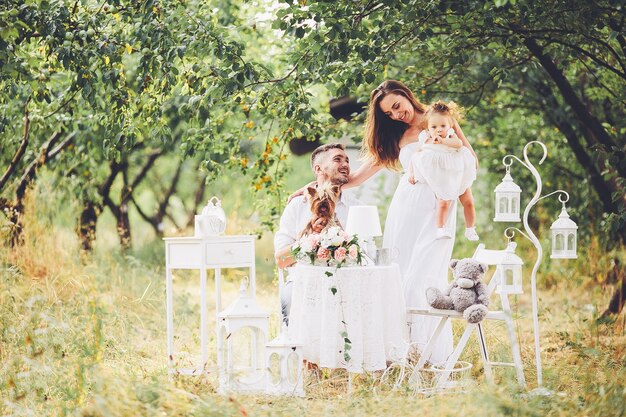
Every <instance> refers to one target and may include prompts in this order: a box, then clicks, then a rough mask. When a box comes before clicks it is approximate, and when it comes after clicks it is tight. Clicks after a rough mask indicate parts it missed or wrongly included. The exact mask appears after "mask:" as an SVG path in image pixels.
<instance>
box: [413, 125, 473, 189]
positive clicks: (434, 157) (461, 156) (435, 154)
mask: <svg viewBox="0 0 626 417" xmlns="http://www.w3.org/2000/svg"><path fill="white" fill-rule="evenodd" d="M429 136H430V135H429V134H428V131H426V130H423V131H422V132H421V133H420V134H419V141H418V150H419V151H418V152H415V153H414V154H413V156H412V157H411V164H412V165H413V170H414V172H415V173H417V174H419V175H421V177H423V178H424V179H425V181H426V183H427V184H428V185H429V186H430V188H431V189H432V190H433V191H434V192H435V195H436V196H437V197H438V198H440V199H442V200H456V199H457V198H459V196H460V195H461V194H463V193H464V192H465V190H467V189H468V188H469V187H470V186H471V185H472V183H473V182H474V180H475V179H476V162H475V160H474V157H473V156H472V153H471V152H470V150H469V149H468V148H466V147H465V146H462V147H460V148H458V149H455V148H451V147H449V146H446V145H443V144H430V143H425V142H426V140H427V139H428V138H429Z"/></svg>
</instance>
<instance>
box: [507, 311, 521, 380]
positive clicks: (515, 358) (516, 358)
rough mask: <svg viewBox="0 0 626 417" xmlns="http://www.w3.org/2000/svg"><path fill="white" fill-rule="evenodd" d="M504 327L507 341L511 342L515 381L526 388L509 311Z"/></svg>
mask: <svg viewBox="0 0 626 417" xmlns="http://www.w3.org/2000/svg"><path fill="white" fill-rule="evenodd" d="M504 321H505V323H506V328H507V331H508V333H509V341H510V342H511V354H512V356H513V363H514V364H515V371H516V373H517V382H518V383H519V384H520V386H521V387H522V388H526V379H525V378H524V367H523V366H522V355H521V354H520V350H519V344H518V343H517V336H516V335H515V327H514V325H513V319H512V318H511V316H510V313H507V314H506V318H505V320H504Z"/></svg>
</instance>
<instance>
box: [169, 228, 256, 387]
mask: <svg viewBox="0 0 626 417" xmlns="http://www.w3.org/2000/svg"><path fill="white" fill-rule="evenodd" d="M163 240H164V241H165V271H166V272H165V274H166V275H165V279H166V287H165V291H166V300H167V301H166V303H167V312H166V314H167V357H168V366H169V372H170V373H181V374H194V375H198V374H202V373H205V372H208V371H209V369H208V368H207V366H206V365H207V362H208V346H207V344H208V333H207V330H208V329H207V312H208V309H207V289H206V284H207V282H206V281H207V273H206V271H207V269H214V270H215V309H216V315H217V314H219V313H220V312H221V311H222V294H221V269H222V268H242V267H244V268H245V267H247V268H250V275H249V278H250V294H251V295H253V296H254V295H255V294H256V269H255V264H254V240H255V236H248V235H230V236H229V235H224V236H214V237H208V238H200V237H171V238H164V239H163ZM175 269H198V270H200V283H199V286H198V291H199V292H200V361H201V363H200V364H199V366H198V367H197V368H195V369H174V304H173V288H172V287H173V282H172V281H173V279H172V271H173V270H175ZM217 337H218V343H219V342H220V340H219V337H220V336H219V332H218V336H217ZM218 352H219V349H218Z"/></svg>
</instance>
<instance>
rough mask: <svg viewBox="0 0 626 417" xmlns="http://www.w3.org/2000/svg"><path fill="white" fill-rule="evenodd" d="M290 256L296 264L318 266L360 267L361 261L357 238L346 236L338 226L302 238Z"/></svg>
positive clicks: (292, 249)
mask: <svg viewBox="0 0 626 417" xmlns="http://www.w3.org/2000/svg"><path fill="white" fill-rule="evenodd" d="M291 254H292V256H293V257H294V258H295V259H296V260H297V261H298V262H301V263H305V264H311V265H320V266H337V267H341V266H344V265H361V262H362V260H363V254H362V252H361V247H360V246H359V239H358V237H357V236H356V235H354V236H352V237H350V236H348V234H347V233H346V232H345V231H344V230H343V229H342V228H341V227H339V226H332V227H329V228H328V229H326V230H324V231H322V232H321V233H311V234H309V235H304V236H302V237H301V238H300V239H299V240H298V241H297V242H296V243H295V244H294V245H293V246H292V247H291Z"/></svg>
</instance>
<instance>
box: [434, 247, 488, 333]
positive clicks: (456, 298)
mask: <svg viewBox="0 0 626 417" xmlns="http://www.w3.org/2000/svg"><path fill="white" fill-rule="evenodd" d="M450 269H452V275H453V276H454V280H453V281H452V283H451V284H450V286H449V287H448V289H447V290H446V291H445V292H441V291H440V290H439V289H438V288H428V289H427V290H426V299H427V300H428V304H430V306H431V307H434V308H438V309H444V310H456V311H458V312H459V313H463V317H464V318H465V319H466V320H467V321H468V322H469V323H479V322H480V321H481V320H482V319H484V318H485V316H486V315H487V312H488V310H487V306H488V305H489V299H488V294H487V286H486V285H485V284H484V283H483V282H482V281H481V278H482V277H483V276H484V275H485V272H486V271H487V265H485V264H483V263H480V262H478V261H476V260H475V259H471V258H465V259H461V260H458V259H452V260H451V261H450Z"/></svg>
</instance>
